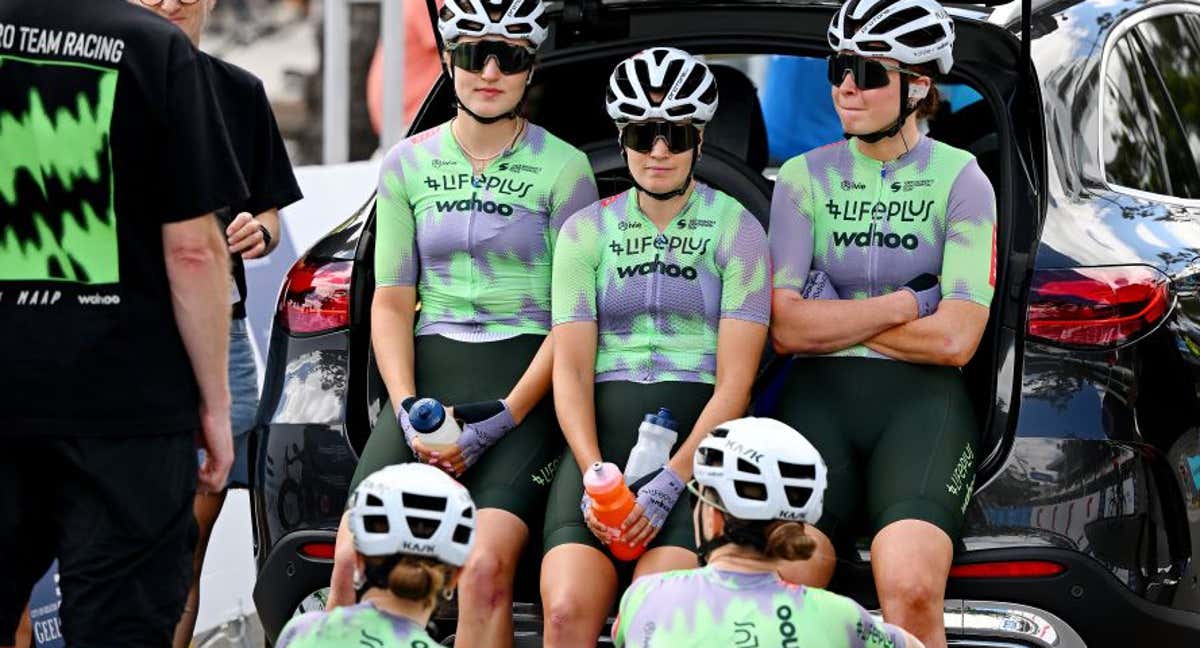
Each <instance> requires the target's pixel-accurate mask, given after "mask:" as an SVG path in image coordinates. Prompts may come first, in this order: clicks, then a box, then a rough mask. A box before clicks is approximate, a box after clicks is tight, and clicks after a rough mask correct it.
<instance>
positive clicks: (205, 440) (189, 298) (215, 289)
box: [162, 214, 233, 491]
mask: <svg viewBox="0 0 1200 648" xmlns="http://www.w3.org/2000/svg"><path fill="white" fill-rule="evenodd" d="M162 236H163V252H164V254H165V256H166V269H167V281H168V283H169V284H170V287H171V304H172V307H173V308H174V311H175V322H176V325H177V326H178V327H179V335H180V337H181V338H182V339H183V345H184V348H185V349H186V350H187V354H188V359H189V361H190V362H191V365H192V372H193V373H194V374H195V376H196V383H197V384H198V385H199V387H200V417H201V426H202V438H201V442H202V444H203V445H204V447H205V449H206V450H207V451H208V456H207V458H206V459H205V464H204V465H203V466H201V467H200V484H199V486H200V488H201V489H204V490H210V491H218V490H220V489H221V488H224V486H225V479H226V477H227V476H228V474H229V468H230V466H231V465H232V463H233V437H232V433H231V432H230V427H229V426H230V423H229V370H228V368H229V318H230V306H229V282H230V281H231V278H230V274H229V254H228V252H226V249H225V240H224V238H223V237H222V236H221V231H220V228H219V227H218V225H217V219H216V217H215V216H214V215H213V214H206V215H204V216H201V217H198V218H192V219H189V220H185V221H180V222H176V223H168V224H166V225H163V235H162Z"/></svg>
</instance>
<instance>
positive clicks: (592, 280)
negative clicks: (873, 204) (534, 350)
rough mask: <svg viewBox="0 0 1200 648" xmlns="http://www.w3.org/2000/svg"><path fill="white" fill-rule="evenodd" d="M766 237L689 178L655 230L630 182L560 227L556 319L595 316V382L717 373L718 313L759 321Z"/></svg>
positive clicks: (765, 298) (764, 296)
mask: <svg viewBox="0 0 1200 648" xmlns="http://www.w3.org/2000/svg"><path fill="white" fill-rule="evenodd" d="M769 265H770V264H769V262H768V257H767V239H766V235H765V234H764V233H763V229H762V225H761V224H759V222H758V220H756V219H755V218H754V216H753V215H751V214H750V212H748V211H746V209H745V208H744V207H742V205H741V204H740V203H738V201H736V200H734V199H733V198H731V197H729V196H728V195H726V194H724V193H722V192H720V191H717V190H716V189H713V188H712V187H709V186H707V185H704V184H702V183H699V182H697V183H696V185H695V188H694V189H693V191H692V193H691V195H690V196H689V197H688V199H687V202H686V203H685V204H684V207H683V209H681V210H680V212H679V214H677V215H676V216H675V218H674V219H673V220H672V221H671V222H670V223H669V224H668V225H667V227H666V229H664V230H663V231H662V232H659V231H658V229H657V227H656V226H655V225H654V223H653V222H652V221H651V220H650V218H649V217H648V216H646V215H645V213H643V212H642V210H641V209H640V208H639V207H638V204H637V197H636V192H635V191H634V190H632V189H631V190H629V191H626V192H624V193H621V194H618V195H616V196H614V197H612V198H608V199H605V200H603V201H600V202H597V203H596V204H594V205H591V206H590V207H588V208H587V209H585V210H583V211H581V212H579V213H578V214H575V215H574V216H572V217H571V218H570V219H569V220H568V221H567V224H566V225H565V226H564V227H563V231H562V233H561V234H560V235H559V239H558V249H556V250H555V253H554V324H555V325H559V324H564V323H567V322H585V321H591V322H596V324H597V329H598V333H599V338H598V340H597V353H596V381H597V382H606V381H615V380H620V381H630V382H640V383H653V382H665V381H682V382H699V383H709V384H712V383H713V382H715V376H716V368H717V331H718V327H719V325H720V321H721V319H723V318H730V319H737V320H744V321H748V322H754V323H758V324H763V325H766V324H767V323H768V320H769V319H770V309H771V295H770V278H769V272H770V271H769Z"/></svg>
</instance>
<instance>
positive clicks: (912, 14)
mask: <svg viewBox="0 0 1200 648" xmlns="http://www.w3.org/2000/svg"><path fill="white" fill-rule="evenodd" d="M928 15H929V14H928V12H926V11H925V9H924V8H923V7H909V8H908V9H904V10H902V11H897V12H896V13H894V14H892V15H890V16H888V17H887V18H884V19H883V20H882V21H881V22H880V23H879V24H878V25H875V28H874V29H872V30H871V32H872V33H873V34H886V33H888V32H890V31H892V30H893V29H898V28H900V27H904V26H905V25H908V24H910V23H914V22H916V21H918V20H920V19H922V18H924V17H926V16H928ZM929 42H931V43H932V42H933V40H932V39H931V40H930V41H929Z"/></svg>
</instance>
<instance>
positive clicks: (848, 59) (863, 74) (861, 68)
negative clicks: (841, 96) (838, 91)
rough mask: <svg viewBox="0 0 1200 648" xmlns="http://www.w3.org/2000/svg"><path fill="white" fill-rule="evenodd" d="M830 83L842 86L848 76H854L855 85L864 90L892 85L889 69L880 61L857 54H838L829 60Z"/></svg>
mask: <svg viewBox="0 0 1200 648" xmlns="http://www.w3.org/2000/svg"><path fill="white" fill-rule="evenodd" d="M828 61H829V70H828V75H829V83H831V84H833V85H842V81H843V80H844V79H845V78H846V74H847V73H849V74H852V75H853V76H854V85H856V86H858V87H859V88H861V89H863V90H873V89H875V88H883V87H886V86H887V85H888V84H889V83H891V79H890V78H889V77H888V71H887V68H885V67H884V66H883V64H882V63H879V62H878V61H872V60H869V59H865V58H863V57H861V56H857V55H855V54H837V55H833V56H830V57H829V59H828Z"/></svg>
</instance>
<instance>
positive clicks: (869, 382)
mask: <svg viewBox="0 0 1200 648" xmlns="http://www.w3.org/2000/svg"><path fill="white" fill-rule="evenodd" d="M779 403H780V405H779V411H778V412H777V413H776V418H778V419H779V420H780V421H783V422H784V423H787V424H788V425H791V426H792V427H794V428H796V429H797V430H799V431H800V432H801V434H803V435H804V436H805V438H807V439H808V440H809V441H810V442H811V443H812V444H813V445H814V446H815V447H816V448H817V450H818V451H820V453H821V456H822V457H823V458H824V459H825V465H826V466H827V467H828V468H829V472H828V475H829V477H828V479H829V485H828V487H827V488H826V489H825V503H824V507H823V512H822V514H821V519H820V520H819V521H818V522H817V525H816V526H817V528H818V529H820V530H821V531H822V532H824V533H825V534H826V535H827V536H829V538H830V540H832V541H833V542H834V543H835V544H837V545H839V546H842V547H846V546H847V544H848V543H849V542H850V541H851V540H852V536H853V535H854V534H855V533H856V531H857V530H858V529H859V528H860V527H861V526H862V524H863V523H865V524H866V525H868V526H869V529H870V532H871V534H872V536H874V534H875V533H878V532H879V530H880V529H882V528H883V527H885V526H887V525H889V524H891V523H892V522H896V521H899V520H922V521H924V522H928V523H930V524H933V525H935V526H937V527H938V528H940V529H942V530H943V531H945V532H946V535H948V536H949V537H950V539H951V540H952V541H957V540H958V537H959V534H960V532H961V529H962V522H963V512H964V511H965V510H966V507H967V502H969V501H970V499H971V492H972V489H973V487H974V483H975V461H976V458H975V440H976V437H977V430H978V422H977V420H976V418H975V412H974V409H973V407H972V405H971V401H970V399H969V398H968V396H967V390H966V386H965V385H964V383H963V378H962V373H960V372H959V371H958V370H957V369H955V368H953V367H939V366H933V365H921V364H912V363H908V362H899V361H895V360H882V359H877V358H841V357H832V358H797V359H796V360H795V362H794V363H793V365H792V368H791V373H790V374H789V375H788V377H787V379H786V380H785V382H784V386H783V389H782V392H781V393H780V398H779Z"/></svg>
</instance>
